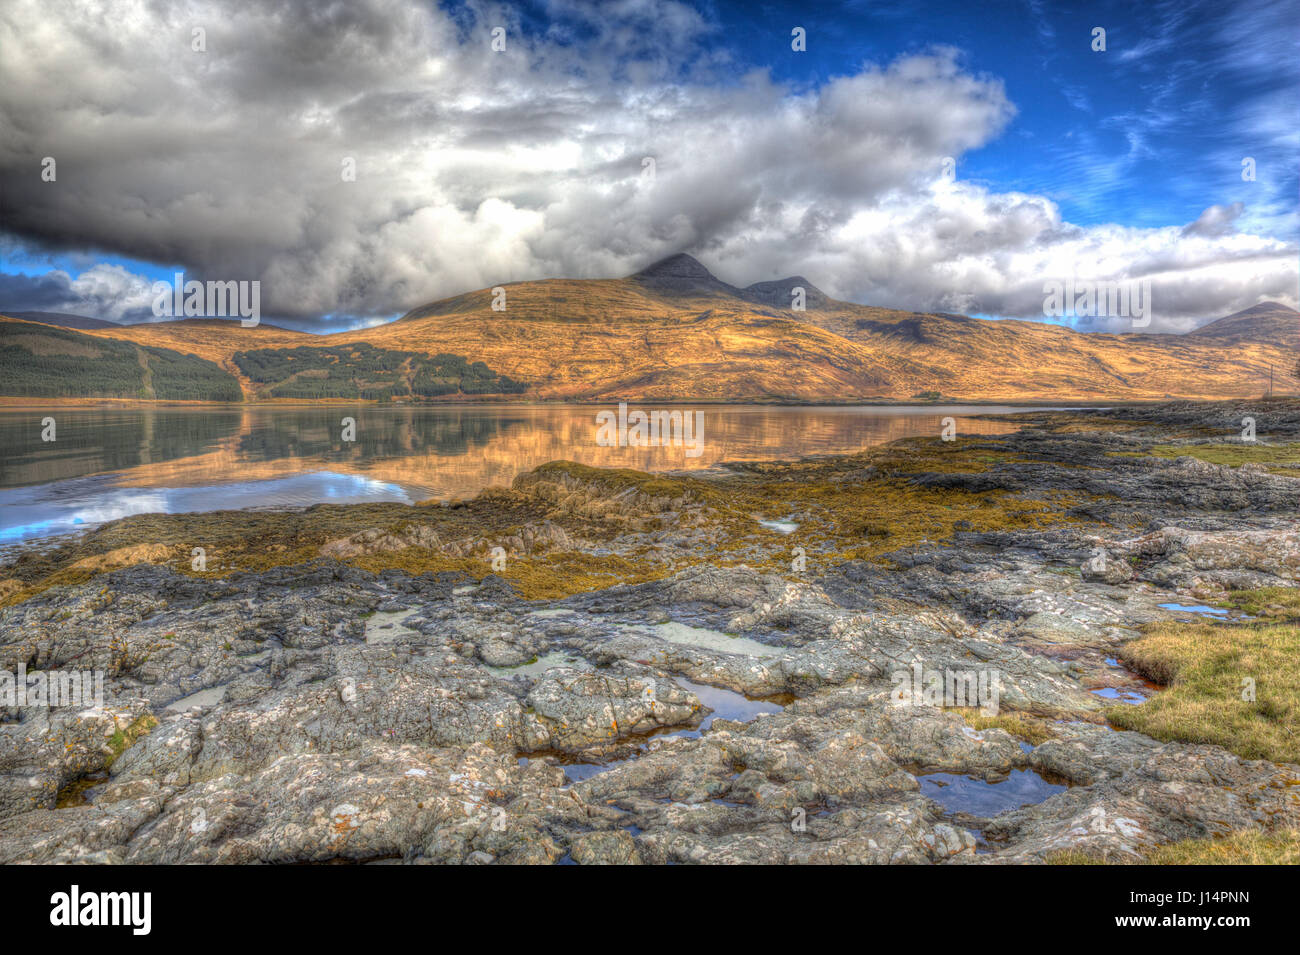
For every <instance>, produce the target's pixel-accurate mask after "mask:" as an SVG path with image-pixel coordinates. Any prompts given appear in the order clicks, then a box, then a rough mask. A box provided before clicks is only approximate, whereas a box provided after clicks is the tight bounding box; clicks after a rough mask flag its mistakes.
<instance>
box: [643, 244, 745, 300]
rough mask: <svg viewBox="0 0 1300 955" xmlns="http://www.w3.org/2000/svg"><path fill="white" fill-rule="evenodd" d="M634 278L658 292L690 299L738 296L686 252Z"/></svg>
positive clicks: (652, 266) (665, 260)
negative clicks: (712, 294)
mask: <svg viewBox="0 0 1300 955" xmlns="http://www.w3.org/2000/svg"><path fill="white" fill-rule="evenodd" d="M631 278H632V279H634V280H636V281H638V282H640V283H641V284H642V285H645V286H647V287H649V288H651V289H654V290H655V291H656V292H666V293H670V294H673V295H690V294H693V293H699V292H725V293H727V294H729V295H734V294H735V293H736V289H735V288H733V287H732V286H730V285H728V284H727V283H726V282H723V281H721V280H720V279H718V278H717V277H716V276H715V275H714V274H713V273H712V272H710V271H709V270H708V269H706V268H705V267H704V266H703V265H701V264H700V262H699V260H698V259H696V258H694V257H693V256H690V255H687V254H686V253H685V252H678V253H677V254H676V255H670V256H668V258H666V259H660V260H659V261H658V262H656V263H654V264H653V265H651V266H648V267H646V268H644V269H642V270H641V271H640V272H637V273H635V274H634V275H632V276H631Z"/></svg>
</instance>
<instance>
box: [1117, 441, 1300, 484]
mask: <svg viewBox="0 0 1300 955" xmlns="http://www.w3.org/2000/svg"><path fill="white" fill-rule="evenodd" d="M1112 456H1113V457H1153V458H1180V457H1184V456H1187V457H1192V458H1199V459H1200V460H1202V461H1207V462H1209V463H1210V464H1221V465H1224V466H1226V467H1232V468H1237V467H1241V466H1242V465H1243V464H1262V465H1264V466H1265V467H1268V466H1269V465H1273V467H1268V470H1269V472H1270V473H1272V474H1281V475H1283V476H1290V477H1295V476H1296V473H1297V472H1296V469H1295V467H1294V465H1300V444H1276V445H1274V444H1247V443H1245V442H1232V443H1224V444H1157V445H1155V446H1154V447H1152V448H1150V449H1149V450H1147V451H1116V452H1112ZM1285 465H1293V467H1285Z"/></svg>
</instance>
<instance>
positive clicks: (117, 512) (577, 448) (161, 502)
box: [0, 404, 1028, 545]
mask: <svg viewBox="0 0 1300 955" xmlns="http://www.w3.org/2000/svg"><path fill="white" fill-rule="evenodd" d="M614 407H615V406H613V405H610V406H608V407H607V406H605V405H524V404H490V405H426V406H418V407H412V406H404V407H376V406H373V405H371V406H364V407H351V406H347V405H328V406H310V407H307V406H258V407H253V408H235V409H228V408H211V407H194V408H184V409H181V408H149V407H115V408H86V409H74V408H53V409H46V410H5V411H2V412H0V442H3V447H4V448H5V449H6V453H5V456H4V458H3V460H0V509H2V513H3V517H2V518H0V544H10V545H12V544H14V543H17V542H20V541H28V540H33V539H40V538H44V537H49V536H52V535H57V534H62V533H66V532H68V531H71V530H76V529H78V528H83V527H87V526H91V525H94V524H97V523H102V522H104V521H108V520H113V519H116V518H119V517H124V516H127V515H130V514H143V513H151V512H160V511H161V512H167V513H176V512H185V511H210V510H224V509H230V508H247V507H259V508H264V507H301V506H307V505H311V504H317V503H321V502H326V501H328V502H333V503H345V502H349V501H404V502H414V501H420V500H425V499H428V498H441V499H445V498H453V497H466V496H471V495H473V494H476V493H477V492H478V491H480V490H482V489H483V488H485V487H488V486H491V485H509V483H510V482H511V480H513V478H514V477H515V476H516V475H517V474H520V473H522V472H524V471H528V470H530V469H532V468H534V467H536V466H538V465H539V464H544V463H546V462H547V461H555V460H570V461H578V462H580V463H583V464H591V465H596V466H599V467H619V468H635V469H637V470H642V471H665V470H697V469H702V468H715V467H717V466H718V465H720V464H721V463H722V462H724V461H758V460H771V459H785V458H797V457H803V456H808V455H817V454H843V453H850V452H854V451H859V450H861V449H863V448H867V447H870V446H872V445H877V444H883V443H886V442H889V441H894V440H896V439H898V438H904V437H910V436H915V435H930V436H938V435H939V433H940V430H941V428H942V420H943V418H944V417H947V416H953V417H955V418H957V419H958V426H957V427H958V434H1000V433H1003V432H1006V431H1009V430H1014V427H1015V426H1014V425H1012V424H1009V423H1006V422H996V421H981V420H978V419H973V418H969V417H964V415H970V414H985V413H1001V412H1006V411H1017V410H1028V409H1017V408H1008V407H989V406H985V407H963V406H956V405H953V406H916V407H901V406H894V407H773V406H756V405H682V406H676V407H678V408H680V409H681V410H686V409H687V408H690V409H692V410H694V409H702V410H703V412H704V430H703V453H702V454H700V455H699V456H698V457H688V456H687V454H686V453H685V449H683V448H681V447H624V448H611V447H601V446H600V445H598V444H597V443H596V413H597V412H599V411H602V410H614ZM632 407H633V408H634V409H635V408H637V407H640V406H638V405H633V406H632ZM651 407H653V409H654V410H661V409H664V408H666V407H667V406H663V405H656V406H647V408H646V410H650V408H651ZM46 416H52V417H54V418H55V420H56V422H57V433H56V440H55V441H52V442H44V441H42V440H41V419H42V418H44V417H46ZM345 417H351V418H354V419H355V420H356V440H355V441H353V442H345V441H343V440H342V431H343V419H344V418H345Z"/></svg>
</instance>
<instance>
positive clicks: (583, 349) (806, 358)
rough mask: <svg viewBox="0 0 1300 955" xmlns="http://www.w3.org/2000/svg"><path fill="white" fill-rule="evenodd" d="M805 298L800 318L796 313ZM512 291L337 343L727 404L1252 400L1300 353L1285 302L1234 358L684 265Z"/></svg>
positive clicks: (594, 391)
mask: <svg viewBox="0 0 1300 955" xmlns="http://www.w3.org/2000/svg"><path fill="white" fill-rule="evenodd" d="M795 287H801V288H803V289H804V292H805V304H806V310H805V311H802V312H796V311H793V310H792V309H791V307H790V305H791V292H792V290H793V289H794V288H795ZM504 288H505V292H506V308H505V310H504V311H499V312H494V311H492V309H491V303H492V294H491V291H490V290H489V289H482V290H479V291H477V292H470V293H467V294H465V295H460V296H456V297H455V298H452V299H446V300H443V301H440V302H434V303H431V304H429V305H426V306H422V307H420V308H417V309H414V310H412V311H411V312H409V313H408V314H407V315H405V316H403V317H402V318H401V319H399V320H398V321H396V322H394V323H392V324H389V325H383V326H380V327H378V328H374V329H370V330H367V331H366V332H364V333H343V334H344V335H347V334H351V335H352V336H353V337H357V338H364V340H366V341H370V342H374V343H376V344H381V343H382V344H384V345H385V346H386V347H390V348H399V347H400V348H412V349H417V350H423V351H449V352H453V353H456V354H462V355H473V356H477V357H479V358H481V359H482V360H483V361H485V362H487V363H488V364H489V365H490V366H492V367H493V368H495V369H497V370H498V371H500V372H501V373H503V374H506V375H509V376H510V377H511V378H514V379H517V380H519V381H523V382H525V383H527V384H529V385H530V386H531V391H530V394H532V395H534V396H536V397H542V398H581V399H599V400H610V399H614V398H628V399H645V400H671V399H681V400H689V399H711V400H733V401H745V400H770V399H782V398H792V399H799V400H807V401H849V400H857V399H880V398H887V399H896V400H907V399H909V398H912V397H913V396H915V395H918V394H922V393H934V392H938V393H941V394H943V395H945V396H951V397H956V398H963V399H971V400H986V401H987V400H1017V401H1038V400H1073V401H1090V400H1147V399H1160V398H1164V397H1166V396H1177V397H1188V398H1211V397H1246V396H1252V395H1258V394H1260V393H1261V392H1262V391H1263V390H1264V388H1265V387H1266V385H1267V381H1268V365H1269V363H1270V362H1273V363H1275V364H1279V366H1280V363H1281V362H1282V361H1283V360H1284V358H1285V357H1286V356H1287V355H1288V354H1293V351H1294V343H1295V342H1296V341H1297V340H1300V313H1297V312H1296V311H1295V310H1293V309H1288V308H1286V307H1285V306H1280V305H1273V306H1269V308H1268V309H1267V314H1264V313H1263V312H1261V313H1260V314H1257V315H1255V316H1254V317H1249V316H1248V317H1247V318H1246V319H1244V320H1243V321H1242V322H1241V323H1240V325H1237V326H1234V327H1235V328H1236V329H1237V331H1236V333H1235V334H1236V335H1237V337H1236V338H1235V339H1234V340H1233V341H1232V342H1231V343H1229V344H1230V346H1231V347H1227V348H1225V347H1224V346H1225V342H1224V341H1223V340H1222V339H1220V338H1215V337H1213V336H1212V335H1197V336H1187V335H1148V334H1140V333H1128V334H1119V335H1117V334H1102V333H1096V332H1092V333H1085V332H1077V331H1074V330H1073V329H1070V328H1066V327H1063V326H1059V325H1052V324H1047V323H1044V322H1027V321H1013V320H1003V321H995V320H987V319H976V318H970V317H967V316H963V315H948V314H934V313H916V312H905V311H899V310H896V309H888V308H876V307H871V306H864V305H854V304H852V303H849V302H841V301H837V300H835V299H832V298H831V297H829V296H827V295H826V294H825V293H823V292H822V291H821V290H819V289H817V287H816V286H814V285H813V284H812V283H811V282H809V281H807V280H806V279H805V278H803V277H801V276H797V275H796V276H791V277H789V278H784V279H778V280H773V281H765V282H758V283H755V284H753V285H750V286H747V287H745V288H738V287H736V286H732V285H729V284H728V283H726V282H723V281H721V280H720V279H718V278H716V277H715V276H713V275H712V274H711V273H710V272H709V271H708V270H707V269H706V268H705V267H704V266H703V265H702V264H700V263H699V262H698V261H696V260H695V259H694V258H692V257H691V256H689V255H674V256H670V257H669V258H667V259H663V260H662V261H659V262H656V263H655V264H653V265H651V266H650V267H648V268H646V269H644V270H642V271H640V272H637V273H635V274H633V275H630V276H628V277H627V278H624V279H597V280H575V279H550V280H546V281H540V282H517V283H513V284H510V285H506V286H504ZM1208 327H1210V326H1207V328H1208ZM1291 360H1292V363H1294V358H1292V359H1291Z"/></svg>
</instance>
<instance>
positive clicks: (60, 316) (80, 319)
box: [0, 309, 117, 330]
mask: <svg viewBox="0 0 1300 955" xmlns="http://www.w3.org/2000/svg"><path fill="white" fill-rule="evenodd" d="M0 314H3V315H8V316H9V317H10V318H20V319H22V320H23V321H24V322H39V323H40V324H42V325H58V326H60V327H61V328H78V329H82V330H85V329H87V328H115V327H117V322H108V321H105V320H104V319H102V318H87V317H86V316H84V315H69V314H67V313H66V312H6V311H4V310H3V309H0Z"/></svg>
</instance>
